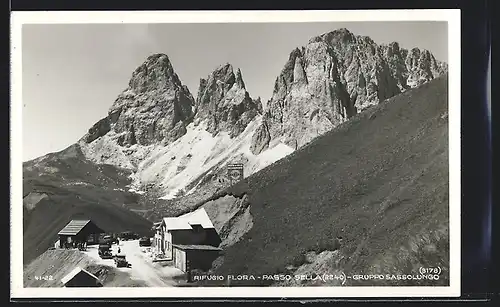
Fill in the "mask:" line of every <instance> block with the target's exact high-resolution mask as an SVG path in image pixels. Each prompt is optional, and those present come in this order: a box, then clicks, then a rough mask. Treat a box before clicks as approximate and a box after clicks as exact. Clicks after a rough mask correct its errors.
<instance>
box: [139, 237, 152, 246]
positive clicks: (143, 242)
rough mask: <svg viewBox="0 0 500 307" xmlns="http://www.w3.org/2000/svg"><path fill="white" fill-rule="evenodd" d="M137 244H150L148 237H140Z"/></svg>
mask: <svg viewBox="0 0 500 307" xmlns="http://www.w3.org/2000/svg"><path fill="white" fill-rule="evenodd" d="M139 246H151V239H150V238H148V237H142V238H141V239H140V240H139Z"/></svg>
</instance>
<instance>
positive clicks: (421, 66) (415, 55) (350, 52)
mask: <svg viewBox="0 0 500 307" xmlns="http://www.w3.org/2000/svg"><path fill="white" fill-rule="evenodd" d="M446 71H447V66H446V64H444V63H440V62H438V61H437V60H436V59H435V58H434V56H433V55H432V54H431V53H430V52H429V51H427V50H420V49H418V48H413V49H411V50H410V51H408V50H406V49H403V48H400V47H399V44H398V43H396V42H394V43H391V44H389V45H380V46H379V45H377V44H376V43H375V42H374V41H373V40H372V39H371V38H369V37H366V36H356V35H354V34H352V33H351V32H349V31H348V30H347V29H339V30H336V31H333V32H329V33H326V34H323V35H320V36H317V37H314V38H312V39H310V40H309V42H308V44H307V45H306V46H305V47H302V48H296V49H295V50H293V51H292V52H291V53H290V56H289V59H288V61H287V63H286V64H285V67H284V68H283V70H282V71H281V74H280V75H279V76H278V78H277V79H276V82H275V86H274V91H273V95H272V97H271V99H270V100H269V102H268V103H267V104H266V110H265V111H264V117H263V122H262V125H263V127H262V128H261V129H258V131H256V136H255V137H254V140H255V143H254V144H252V148H253V149H254V150H255V151H254V154H258V153H259V152H260V151H261V150H264V149H265V148H267V146H268V145H269V142H268V143H267V144H266V142H265V141H266V140H267V139H268V138H263V137H262V136H263V135H264V134H263V133H264V131H269V134H270V141H272V140H277V139H279V140H281V141H282V142H284V143H285V144H287V145H289V146H291V147H294V148H299V147H301V146H303V145H305V144H306V143H308V142H310V141H311V140H312V139H314V138H315V137H316V136H318V135H321V134H323V133H324V132H326V131H329V130H331V129H332V128H334V127H336V126H338V125H339V124H340V123H342V122H344V121H346V120H347V119H348V118H349V117H351V116H353V115H355V114H356V113H358V112H360V111H362V110H364V109H366V108H367V107H369V106H371V105H375V104H378V103H380V102H381V101H383V100H385V99H387V98H390V97H392V96H394V95H397V94H399V93H401V92H403V91H405V90H407V89H409V88H413V87H416V86H419V85H421V84H423V83H425V82H427V81H429V80H432V79H434V78H436V77H437V76H439V75H442V74H444V73H445V72H446ZM257 134H258V135H257Z"/></svg>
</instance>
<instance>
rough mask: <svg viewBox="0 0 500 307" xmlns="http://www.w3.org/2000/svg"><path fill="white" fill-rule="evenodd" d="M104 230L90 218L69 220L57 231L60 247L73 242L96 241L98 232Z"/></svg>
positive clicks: (97, 240)
mask: <svg viewBox="0 0 500 307" xmlns="http://www.w3.org/2000/svg"><path fill="white" fill-rule="evenodd" d="M104 232H105V231H104V230H102V229H101V228H99V227H98V226H97V225H96V224H95V223H93V222H92V221H91V220H71V221H70V222H69V223H68V224H67V225H66V226H65V227H64V228H63V229H61V231H59V233H58V235H59V243H60V246H61V247H64V246H65V245H67V244H69V245H72V244H73V243H74V242H86V243H98V242H99V234H101V233H104Z"/></svg>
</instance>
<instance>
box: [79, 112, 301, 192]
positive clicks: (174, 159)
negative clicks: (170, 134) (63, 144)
mask: <svg viewBox="0 0 500 307" xmlns="http://www.w3.org/2000/svg"><path fill="white" fill-rule="evenodd" d="M260 123H261V116H257V117H255V118H254V119H253V120H252V121H251V122H250V123H249V124H248V125H247V127H246V129H245V130H244V131H243V132H242V133H241V134H240V135H238V136H237V137H234V138H231V137H230V136H229V134H228V133H227V132H220V133H218V134H217V135H216V136H213V135H212V134H211V133H209V132H207V131H206V125H207V123H206V122H199V123H191V124H189V125H188V126H187V127H186V130H187V132H186V134H184V135H183V136H182V137H180V138H179V139H177V140H176V141H174V142H172V143H171V144H169V145H167V146H164V145H160V144H157V145H150V146H141V145H137V144H136V145H133V146H129V147H125V146H120V145H119V144H118V143H117V139H118V137H119V134H116V133H115V132H114V131H111V132H109V133H107V134H106V135H104V136H102V137H100V138H98V139H96V140H95V141H94V142H92V143H90V144H86V143H83V144H81V147H82V152H83V153H84V155H85V156H86V157H87V158H88V159H90V160H92V161H94V162H95V163H98V164H102V163H106V164H112V165H115V166H118V167H122V168H126V169H129V170H132V171H133V173H132V174H131V175H130V179H131V181H132V182H131V184H130V185H129V186H127V188H129V191H130V192H133V193H137V194H144V192H142V191H140V189H141V187H142V186H143V185H144V184H149V183H153V184H155V185H158V186H160V187H161V189H162V193H163V195H162V197H161V199H172V198H175V197H176V196H177V195H178V193H179V192H180V191H181V190H182V192H183V193H184V192H185V193H186V194H191V193H193V192H194V191H195V190H196V189H197V186H195V187H194V188H191V189H190V190H189V191H186V187H187V186H188V185H190V184H192V183H193V181H194V180H196V179H197V178H199V177H200V176H201V175H202V174H204V173H207V174H211V173H213V172H217V171H218V169H216V168H217V167H223V166H224V165H225V164H227V163H233V162H239V161H237V160H240V159H242V160H243V162H244V174H245V177H247V176H249V175H251V174H253V173H255V172H257V171H259V170H261V169H262V168H264V167H266V166H267V165H269V164H272V163H274V162H275V161H277V160H279V159H281V158H283V157H284V156H286V155H288V154H290V153H291V152H293V151H294V150H293V149H292V148H291V147H289V146H287V145H285V144H283V143H278V144H275V145H273V146H272V147H271V148H269V149H268V150H265V151H263V152H262V153H260V154H259V155H254V154H253V153H252V152H251V150H250V146H251V144H252V136H253V135H254V133H255V131H256V130H257V128H258V127H259V125H260ZM198 184H199V183H198Z"/></svg>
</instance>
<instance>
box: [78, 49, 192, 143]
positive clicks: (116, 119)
mask: <svg viewBox="0 0 500 307" xmlns="http://www.w3.org/2000/svg"><path fill="white" fill-rule="evenodd" d="M193 116H194V98H193V96H192V95H191V93H190V92H189V89H188V88H187V87H186V86H185V85H183V84H182V82H181V81H180V79H179V77H178V76H177V74H176V73H175V72H174V69H173V67H172V64H171V63H170V60H169V58H168V56H167V55H165V54H154V55H151V56H149V57H148V58H147V59H146V61H145V62H144V63H143V64H142V65H141V66H139V67H138V68H137V69H136V70H135V71H134V73H133V74H132V78H131V79H130V82H129V86H128V88H127V89H126V90H125V91H123V92H122V93H121V94H120V95H119V96H118V98H117V99H116V100H115V102H114V103H113V105H112V106H111V108H110V109H109V112H108V116H107V117H106V118H104V119H102V120H101V121H99V122H98V123H97V124H95V125H94V126H93V127H92V128H91V129H90V130H89V132H88V133H87V134H86V135H85V136H84V138H83V139H84V140H85V142H86V143H90V142H92V141H94V140H95V139H97V138H99V137H100V136H103V135H105V134H106V133H108V132H109V131H114V132H115V133H116V134H117V135H119V137H118V143H119V144H120V145H123V146H128V145H134V144H139V145H151V144H158V143H161V144H164V145H167V144H169V143H171V142H173V141H175V140H176V139H178V138H179V137H181V136H182V135H184V134H185V133H186V126H187V125H188V124H189V123H190V122H191V121H192V119H193Z"/></svg>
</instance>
